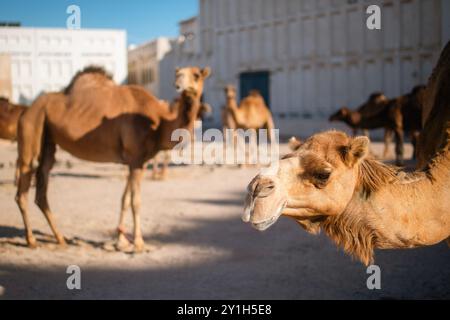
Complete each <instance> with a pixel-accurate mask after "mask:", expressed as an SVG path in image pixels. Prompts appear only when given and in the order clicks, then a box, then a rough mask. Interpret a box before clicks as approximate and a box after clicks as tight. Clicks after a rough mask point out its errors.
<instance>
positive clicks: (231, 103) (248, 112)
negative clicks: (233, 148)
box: [222, 85, 274, 139]
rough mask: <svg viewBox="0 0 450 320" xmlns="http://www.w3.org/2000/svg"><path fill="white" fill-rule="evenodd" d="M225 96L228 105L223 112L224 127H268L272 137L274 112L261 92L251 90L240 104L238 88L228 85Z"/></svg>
mask: <svg viewBox="0 0 450 320" xmlns="http://www.w3.org/2000/svg"><path fill="white" fill-rule="evenodd" d="M225 97H226V105H225V108H224V110H223V113H222V121H223V127H224V129H244V130H247V129H254V130H258V129H267V132H268V134H269V136H268V137H269V139H271V138H272V136H271V135H270V132H271V130H272V129H274V123H273V119H272V114H271V112H270V110H269V108H268V107H267V105H266V103H265V102H264V98H263V97H262V96H261V95H260V94H259V92H257V91H251V92H250V94H249V96H248V97H246V98H244V99H243V100H242V101H241V103H240V104H239V106H238V104H237V101H236V88H235V87H234V86H231V85H228V86H226V87H225Z"/></svg>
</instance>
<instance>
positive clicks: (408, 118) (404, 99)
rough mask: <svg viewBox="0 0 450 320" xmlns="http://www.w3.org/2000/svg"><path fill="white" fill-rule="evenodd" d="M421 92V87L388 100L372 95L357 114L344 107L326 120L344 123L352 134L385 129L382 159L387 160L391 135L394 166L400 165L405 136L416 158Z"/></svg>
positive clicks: (420, 127)
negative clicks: (408, 135)
mask: <svg viewBox="0 0 450 320" xmlns="http://www.w3.org/2000/svg"><path fill="white" fill-rule="evenodd" d="M423 90H424V86H417V87H414V88H413V90H412V91H411V92H410V93H408V94H406V95H403V96H400V97H397V98H394V99H391V100H389V99H387V98H386V96H385V95H384V94H382V93H379V92H377V93H374V94H372V95H371V96H370V97H369V99H368V100H367V101H366V102H365V103H364V104H363V105H362V106H361V107H359V108H358V109H357V110H356V111H352V110H350V109H348V108H347V107H343V108H341V109H339V110H338V111H337V112H336V113H334V114H333V115H331V116H330V118H329V120H330V121H343V122H345V123H346V124H347V125H348V126H350V127H351V128H352V129H353V130H354V132H356V130H358V129H377V128H384V129H385V135H384V152H383V158H386V156H387V153H388V150H389V144H390V142H391V140H392V134H393V133H394V135H395V139H396V148H395V153H396V161H397V165H403V153H404V148H403V141H404V132H408V133H409V134H410V136H411V142H412V144H413V146H414V152H413V154H414V156H415V155H416V144H417V139H418V136H419V133H420V130H421V129H422V124H421V115H422V104H421V103H420V101H421V96H422V92H423ZM366 135H367V134H366Z"/></svg>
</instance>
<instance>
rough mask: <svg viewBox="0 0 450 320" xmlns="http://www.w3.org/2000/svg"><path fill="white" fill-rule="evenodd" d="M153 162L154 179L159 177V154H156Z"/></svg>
mask: <svg viewBox="0 0 450 320" xmlns="http://www.w3.org/2000/svg"><path fill="white" fill-rule="evenodd" d="M152 164H153V169H152V179H153V180H157V179H158V169H159V168H158V167H159V163H158V154H156V155H155V157H154V158H153V160H152Z"/></svg>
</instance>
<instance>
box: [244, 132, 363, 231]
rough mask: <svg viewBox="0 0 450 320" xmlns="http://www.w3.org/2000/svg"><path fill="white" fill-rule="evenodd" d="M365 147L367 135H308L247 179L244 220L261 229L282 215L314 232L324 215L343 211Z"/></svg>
mask: <svg viewBox="0 0 450 320" xmlns="http://www.w3.org/2000/svg"><path fill="white" fill-rule="evenodd" d="M368 148H369V139H368V138H367V137H356V138H351V137H349V136H347V135H346V134H345V133H343V132H339V131H328V132H324V133H319V134H316V135H314V136H312V137H311V138H309V139H308V140H306V141H305V142H304V143H302V144H301V145H300V146H299V147H298V149H297V150H296V151H295V152H293V153H291V154H289V155H287V156H285V157H284V158H282V159H281V160H280V161H279V162H277V163H275V164H272V166H271V167H270V168H268V169H263V170H262V171H261V173H260V174H259V175H257V176H256V177H255V178H254V179H253V180H252V181H251V183H250V184H249V186H248V188H247V190H248V194H247V198H246V207H245V213H244V216H243V220H244V222H250V223H251V224H252V225H253V227H254V228H256V229H258V230H261V231H263V230H265V229H267V228H269V227H270V226H272V225H273V224H274V223H275V222H276V221H277V220H278V218H279V217H280V216H281V215H285V216H288V217H292V218H294V219H296V220H297V221H298V222H299V223H300V224H301V225H302V226H303V227H304V228H305V229H306V230H307V231H308V232H311V233H317V232H318V231H319V230H320V222H321V221H323V219H324V218H326V217H329V216H338V215H340V214H342V213H343V212H344V209H345V208H346V206H347V204H348V203H349V202H350V201H351V199H352V196H353V193H354V190H355V188H356V187H357V185H358V180H359V166H360V163H361V162H362V161H363V160H364V159H365V158H366V156H367V155H368V153H369V151H368Z"/></svg>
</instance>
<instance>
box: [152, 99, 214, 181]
mask: <svg viewBox="0 0 450 320" xmlns="http://www.w3.org/2000/svg"><path fill="white" fill-rule="evenodd" d="M210 113H212V107H211V106H210V105H209V104H208V103H204V102H202V103H201V105H200V110H199V113H198V116H197V120H198V121H203V120H204V119H205V117H206V116H207V115H208V114H210ZM194 138H195V137H194V135H192V139H194ZM191 142H193V141H191ZM161 158H162V160H161ZM169 162H170V152H169V150H162V151H161V152H160V153H158V154H157V155H156V156H155V157H154V158H153V160H152V161H151V163H152V179H153V180H166V179H167V176H168V168H169ZM160 163H162V167H161V169H160V168H159V164H160Z"/></svg>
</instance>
